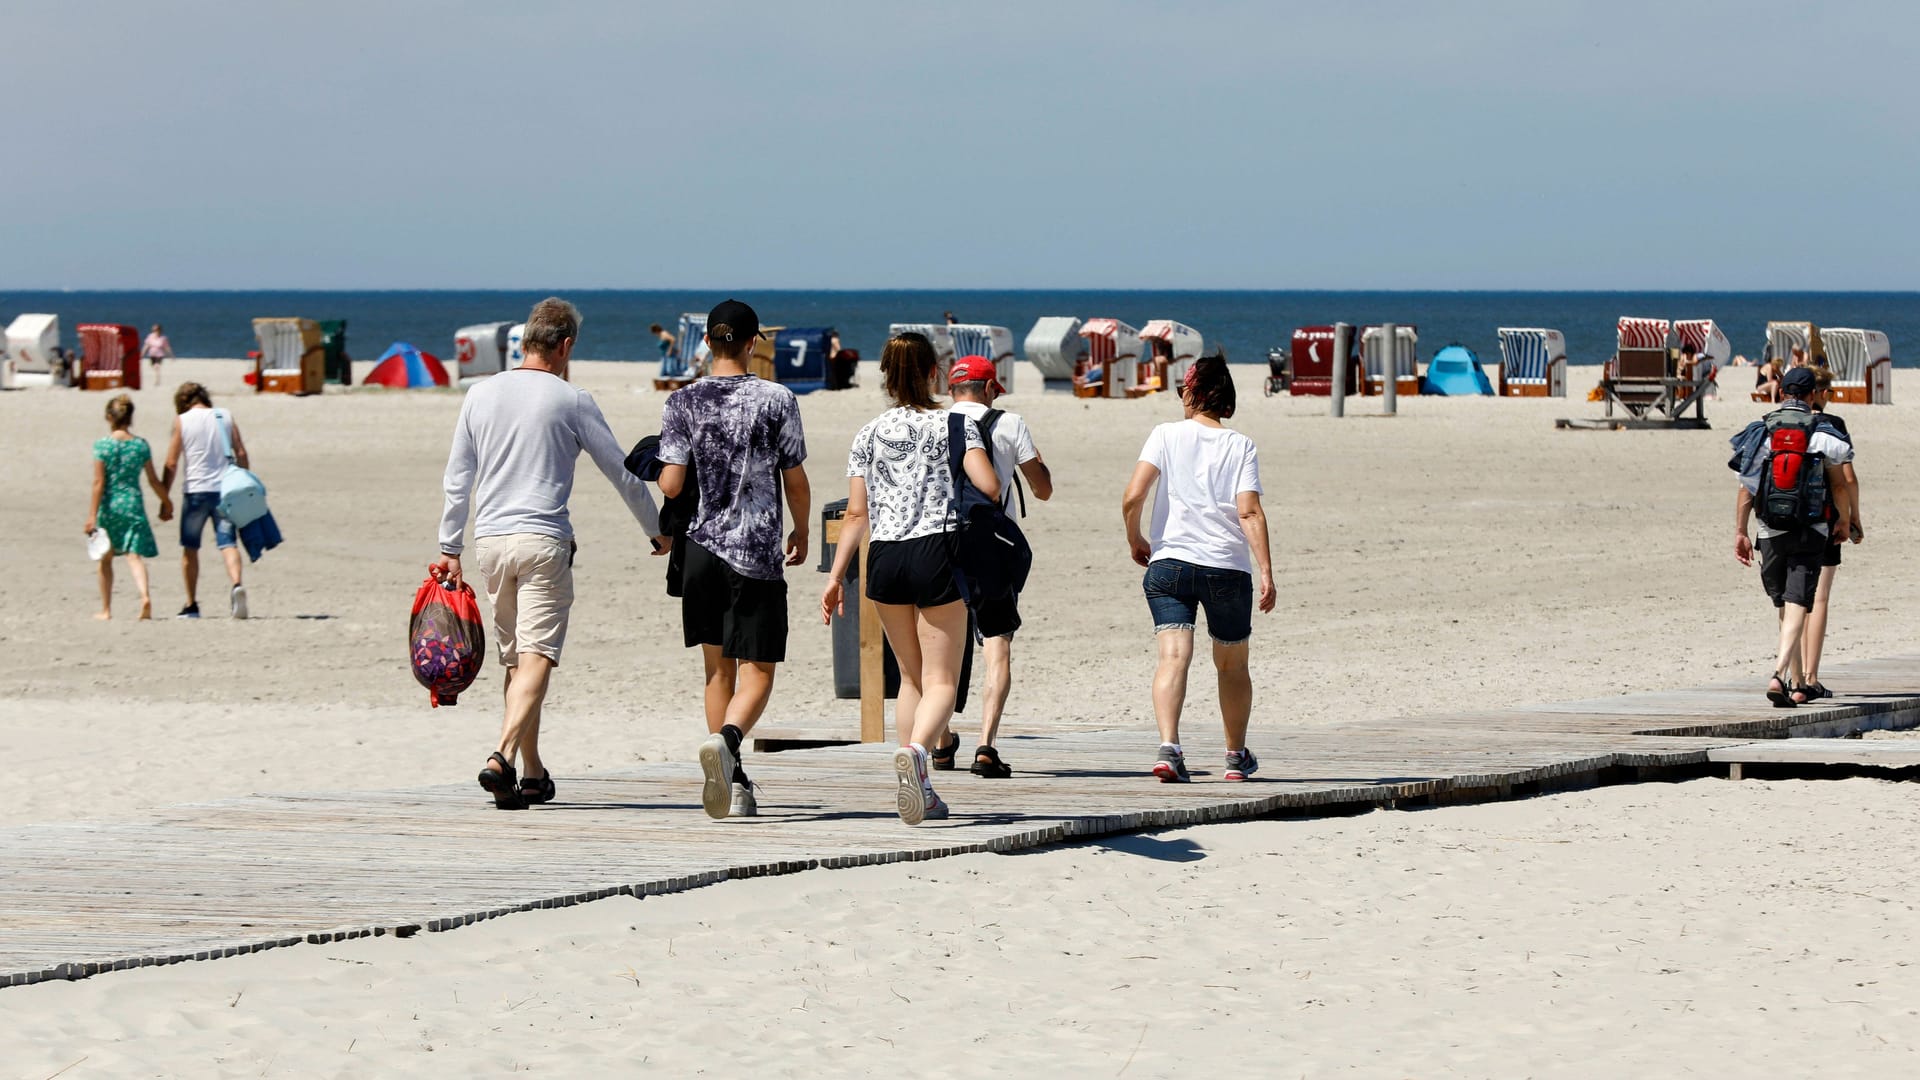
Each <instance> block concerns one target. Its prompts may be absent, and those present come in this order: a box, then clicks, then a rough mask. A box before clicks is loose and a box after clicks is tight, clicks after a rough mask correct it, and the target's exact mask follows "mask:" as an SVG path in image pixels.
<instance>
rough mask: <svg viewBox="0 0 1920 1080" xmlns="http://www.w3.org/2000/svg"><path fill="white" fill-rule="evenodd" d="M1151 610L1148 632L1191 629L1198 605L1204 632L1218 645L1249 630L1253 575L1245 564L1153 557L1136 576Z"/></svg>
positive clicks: (1250, 632)
mask: <svg viewBox="0 0 1920 1080" xmlns="http://www.w3.org/2000/svg"><path fill="white" fill-rule="evenodd" d="M1141 584H1142V586H1144V587H1145V589H1146V591H1147V607H1148V608H1149V609H1150V610H1152V612H1153V632H1154V633H1156V634H1157V633H1159V632H1160V631H1162V630H1191V629H1193V626H1194V620H1195V618H1196V617H1197V616H1198V615H1199V614H1200V610H1201V609H1202V608H1204V609H1206V612H1207V634H1208V635H1209V636H1211V637H1212V638H1213V640H1215V641H1217V642H1219V643H1220V644H1222V645H1237V644H1239V643H1240V642H1242V641H1245V640H1247V639H1248V638H1250V637H1252V636H1253V575H1252V574H1249V573H1247V572H1246V571H1245V570H1228V569H1224V568H1222V567H1218V566H1196V565H1194V564H1193V563H1189V562H1181V561H1180V560H1179V559H1155V560H1154V561H1153V563H1152V564H1151V565H1149V566H1148V567H1147V576H1146V578H1145V580H1143V581H1142V582H1141Z"/></svg>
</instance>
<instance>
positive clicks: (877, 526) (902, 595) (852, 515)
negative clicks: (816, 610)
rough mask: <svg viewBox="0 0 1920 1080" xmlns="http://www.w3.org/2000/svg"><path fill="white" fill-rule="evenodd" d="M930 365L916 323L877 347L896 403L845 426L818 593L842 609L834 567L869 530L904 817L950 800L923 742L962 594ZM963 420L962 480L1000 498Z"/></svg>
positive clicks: (975, 433) (938, 727)
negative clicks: (836, 530) (839, 492)
mask: <svg viewBox="0 0 1920 1080" xmlns="http://www.w3.org/2000/svg"><path fill="white" fill-rule="evenodd" d="M938 369H939V357H938V356H937V355H936V354H935V353H934V350H933V342H932V341H931V340H929V339H928V338H927V336H926V335H925V334H919V333H905V334H900V335H898V336H896V337H894V338H892V339H891V340H889V341H888V342H887V345H886V348H885V349H883V350H881V353H880V379H881V382H882V384H883V385H884V386H885V387H886V391H887V397H888V398H890V399H891V400H892V401H893V407H892V408H890V409H888V410H887V411H886V412H883V413H881V414H880V415H879V416H877V417H874V418H873V419H872V420H870V421H868V422H867V425H866V426H865V427H863V428H861V429H860V432H859V434H857V435H855V436H854V437H853V447H852V449H851V450H850V451H849V452H848V454H847V477H848V480H847V489H848V490H847V511H846V516H845V517H843V518H842V519H841V521H840V541H839V545H838V547H837V548H836V549H835V551H834V555H833V569H832V570H830V571H829V572H828V574H827V585H826V589H825V590H824V591H822V592H821V594H820V620H821V621H822V622H831V621H832V620H833V617H834V616H835V615H844V614H845V613H846V597H845V596H844V595H843V594H844V593H845V585H844V584H843V579H844V578H845V577H846V575H847V567H849V566H850V565H852V563H853V558H854V554H855V553H856V552H858V551H859V550H860V540H861V538H862V537H863V536H865V535H867V534H868V533H869V532H871V533H872V535H873V543H872V545H871V546H870V547H869V548H868V551H867V572H866V581H865V588H866V593H867V599H869V600H871V601H873V604H874V607H875V608H876V609H877V610H878V612H879V615H880V626H881V629H882V630H884V631H885V632H886V636H887V644H889V645H891V646H892V647H893V655H894V657H895V659H897V660H898V661H899V664H900V693H899V696H898V698H896V700H895V704H894V726H895V728H896V729H897V730H898V732H899V735H900V741H901V743H902V745H901V747H900V749H899V750H897V751H895V752H894V755H893V771H894V777H895V780H896V781H897V785H898V788H897V792H896V795H895V800H894V805H895V807H896V809H898V811H899V813H900V820H901V821H904V822H906V823H907V824H908V825H918V824H920V822H922V821H924V820H927V819H929V818H931V819H934V820H938V819H941V818H944V817H946V816H947V812H948V811H947V804H946V803H945V802H943V801H942V800H941V798H940V796H939V795H937V794H935V792H934V790H933V777H932V772H931V771H930V770H931V767H932V760H931V756H930V754H929V752H928V749H927V748H928V747H930V746H936V745H938V744H939V741H940V738H941V735H942V734H943V733H944V732H945V731H946V730H947V724H948V722H949V721H950V720H952V719H953V709H954V701H955V700H956V695H957V693H958V690H959V675H960V655H961V652H962V649H963V646H964V645H965V643H966V633H967V605H966V603H965V602H964V601H963V600H962V599H961V598H960V585H959V582H958V580H957V579H956V578H955V576H954V565H955V563H954V537H953V535H952V529H953V527H954V525H955V520H954V519H955V511H954V505H955V495H956V493H955V491H954V485H953V476H952V472H951V469H950V466H949V464H948V461H947V437H948V436H947V432H948V420H947V418H948V416H949V415H950V414H949V413H948V412H947V411H946V410H944V409H942V408H941V407H940V403H939V401H937V400H935V398H934V396H933V382H934V378H935V377H936V375H937V374H938ZM961 430H962V431H963V432H964V435H965V438H966V446H965V447H964V448H963V450H962V458H961V461H962V468H964V469H965V471H966V475H967V480H968V482H969V483H971V484H972V485H973V486H974V487H975V488H977V489H979V490H980V492H981V493H982V494H984V495H986V496H987V497H988V498H990V499H997V498H999V497H1000V478H999V477H998V476H997V475H995V473H994V471H993V460H992V459H991V458H990V457H988V456H987V449H986V443H985V441H983V440H982V439H981V438H980V427H979V425H978V424H976V423H975V422H974V421H973V420H972V418H970V417H965V418H962V420H961ZM856 603H857V601H856Z"/></svg>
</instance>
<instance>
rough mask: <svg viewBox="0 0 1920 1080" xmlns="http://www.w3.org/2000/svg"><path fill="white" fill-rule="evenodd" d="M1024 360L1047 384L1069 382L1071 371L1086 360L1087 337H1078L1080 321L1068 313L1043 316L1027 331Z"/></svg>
mask: <svg viewBox="0 0 1920 1080" xmlns="http://www.w3.org/2000/svg"><path fill="white" fill-rule="evenodd" d="M1024 351H1025V352H1026V354H1027V363H1029V364H1032V365H1033V366H1034V367H1035V368H1038V369H1039V371H1040V378H1041V379H1042V380H1043V381H1045V382H1047V383H1067V384H1071V383H1072V382H1073V373H1074V370H1075V369H1076V368H1077V367H1078V366H1079V364H1080V362H1081V361H1082V360H1084V359H1086V355H1087V339H1086V338H1083V337H1081V336H1080V320H1079V319H1076V318H1074V317H1073V316H1071V315H1043V316H1041V317H1040V318H1039V319H1037V320H1035V322H1034V324H1033V329H1031V330H1029V331H1027V340H1026V345H1025V347H1024Z"/></svg>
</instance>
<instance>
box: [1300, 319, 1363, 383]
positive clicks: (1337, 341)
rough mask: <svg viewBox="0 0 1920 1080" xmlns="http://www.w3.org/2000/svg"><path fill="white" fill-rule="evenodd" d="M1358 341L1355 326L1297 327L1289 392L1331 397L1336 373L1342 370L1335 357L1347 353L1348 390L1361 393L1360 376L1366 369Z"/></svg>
mask: <svg viewBox="0 0 1920 1080" xmlns="http://www.w3.org/2000/svg"><path fill="white" fill-rule="evenodd" d="M1357 345H1358V342H1356V341H1355V340H1354V334H1353V330H1352V328H1351V327H1343V326H1339V325H1328V326H1301V327H1296V328H1295V329H1294V331H1293V341H1292V342H1291V355H1289V357H1288V371H1287V392H1288V393H1290V394H1292V395H1293V396H1294V397H1307V396H1313V397H1331V396H1332V395H1333V377H1334V374H1335V372H1336V371H1338V370H1339V369H1338V368H1336V367H1335V366H1334V365H1335V363H1336V359H1335V358H1336V356H1341V354H1344V356H1341V359H1343V360H1344V361H1345V363H1346V365H1347V379H1346V386H1347V392H1348V393H1350V394H1357V393H1359V392H1360V390H1359V388H1360V377H1361V373H1362V372H1363V371H1364V370H1365V369H1364V368H1362V367H1361V366H1360V352H1359V349H1358V348H1357Z"/></svg>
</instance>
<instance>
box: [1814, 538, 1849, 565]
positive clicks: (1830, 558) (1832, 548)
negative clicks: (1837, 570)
mask: <svg viewBox="0 0 1920 1080" xmlns="http://www.w3.org/2000/svg"><path fill="white" fill-rule="evenodd" d="M1846 546H1847V545H1846V544H1844V543H1841V544H1828V545H1827V549H1826V550H1825V551H1823V552H1821V553H1820V565H1821V566H1839V565H1840V549H1841V548H1843V547H1846Z"/></svg>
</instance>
